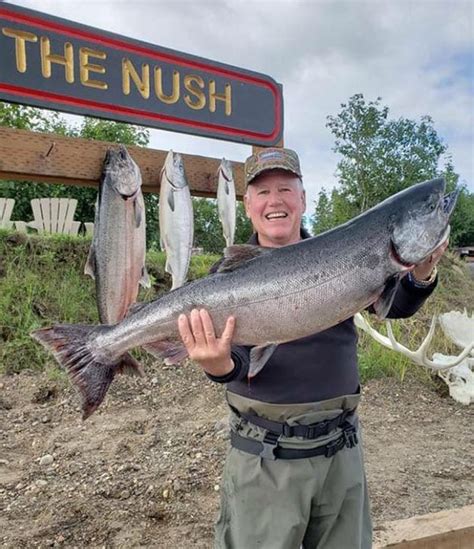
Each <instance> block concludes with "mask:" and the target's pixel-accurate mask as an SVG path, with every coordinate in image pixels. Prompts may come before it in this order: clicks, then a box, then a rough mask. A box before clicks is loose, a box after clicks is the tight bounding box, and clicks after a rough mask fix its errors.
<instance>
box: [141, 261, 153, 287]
mask: <svg viewBox="0 0 474 549" xmlns="http://www.w3.org/2000/svg"><path fill="white" fill-rule="evenodd" d="M139 284H140V286H141V287H142V288H150V286H151V281H150V275H149V274H148V271H147V270H146V267H145V265H143V267H142V276H141V278H140V280H139Z"/></svg>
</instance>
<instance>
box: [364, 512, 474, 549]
mask: <svg viewBox="0 0 474 549" xmlns="http://www.w3.org/2000/svg"><path fill="white" fill-rule="evenodd" d="M375 538H376V539H375V543H374V545H373V548H374V549H383V548H387V549H388V548H390V549H392V548H393V549H472V547H474V505H468V506H466V507H461V508H460V509H449V510H446V511H440V512H439V513H430V514H428V515H421V516H416V517H411V518H408V519H403V520H395V521H392V522H387V523H385V524H382V525H380V527H379V529H376V530H375Z"/></svg>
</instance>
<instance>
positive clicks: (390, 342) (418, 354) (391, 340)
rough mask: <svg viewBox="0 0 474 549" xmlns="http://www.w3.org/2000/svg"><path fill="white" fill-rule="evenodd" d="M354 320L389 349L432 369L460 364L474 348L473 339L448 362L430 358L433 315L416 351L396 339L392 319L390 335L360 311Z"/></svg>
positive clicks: (434, 319) (434, 320) (359, 326)
mask: <svg viewBox="0 0 474 549" xmlns="http://www.w3.org/2000/svg"><path fill="white" fill-rule="evenodd" d="M354 322H355V324H356V326H357V327H358V328H360V329H361V330H364V332H366V333H368V334H369V335H370V336H371V337H373V338H374V339H375V341H377V342H378V343H380V344H381V345H383V346H384V347H387V348H388V349H392V350H393V351H397V352H399V353H401V354H402V355H404V356H406V357H408V358H409V359H410V360H412V361H413V362H415V363H416V364H419V365H421V366H426V367H428V368H431V369H432V370H447V369H449V368H452V367H453V366H456V365H457V364H460V363H461V362H462V361H463V360H464V359H465V358H466V357H467V356H469V354H470V352H471V350H472V349H474V340H473V341H472V343H471V344H470V345H468V346H467V347H465V349H464V351H462V353H460V354H459V355H458V356H457V357H452V360H450V361H449V362H447V363H441V362H436V361H433V360H430V359H429V358H428V356H427V352H428V347H429V345H430V343H431V340H432V339H433V335H434V332H435V328H436V317H433V320H432V321H431V326H430V329H429V332H428V334H427V336H426V337H425V339H424V340H423V342H422V344H421V345H420V346H419V348H418V349H417V350H416V351H410V349H408V348H407V347H405V346H404V345H402V344H400V343H398V342H397V341H396V340H395V337H394V335H393V331H392V326H391V324H390V321H387V333H388V337H386V336H384V335H382V334H381V333H380V332H378V331H377V330H375V329H374V328H372V326H371V325H370V324H369V322H368V321H367V320H366V319H365V318H364V317H363V316H362V315H361V314H360V313H357V314H356V315H355V316H354Z"/></svg>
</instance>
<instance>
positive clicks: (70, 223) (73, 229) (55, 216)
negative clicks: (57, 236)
mask: <svg viewBox="0 0 474 549" xmlns="http://www.w3.org/2000/svg"><path fill="white" fill-rule="evenodd" d="M76 207H77V200H76V199H75V198H33V200H32V201H31V209H32V210H33V217H34V220H33V221H31V222H29V223H25V222H24V221H17V222H16V223H15V226H16V228H17V230H19V231H26V227H31V228H32V229H36V230H37V231H38V232H40V233H62V234H77V233H78V231H79V227H80V226H81V222H80V221H74V213H75V212H76Z"/></svg>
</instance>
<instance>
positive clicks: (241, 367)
mask: <svg viewBox="0 0 474 549" xmlns="http://www.w3.org/2000/svg"><path fill="white" fill-rule="evenodd" d="M230 356H231V358H232V360H233V361H234V369H233V370H232V371H231V372H229V373H228V374H226V375H225V376H213V375H211V374H206V375H207V377H208V378H209V379H210V380H211V381H215V382H216V383H229V382H230V381H241V380H242V379H245V378H246V377H247V375H248V372H249V365H250V347H245V346H243V345H232V350H231V354H230Z"/></svg>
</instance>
